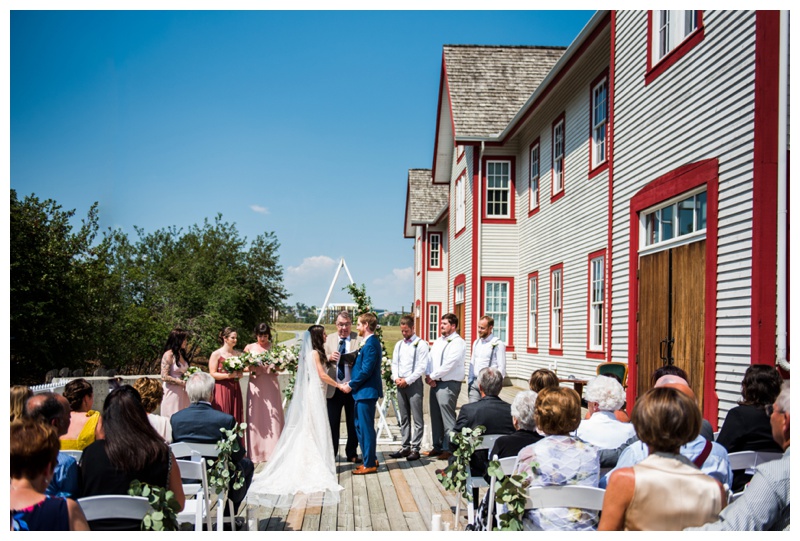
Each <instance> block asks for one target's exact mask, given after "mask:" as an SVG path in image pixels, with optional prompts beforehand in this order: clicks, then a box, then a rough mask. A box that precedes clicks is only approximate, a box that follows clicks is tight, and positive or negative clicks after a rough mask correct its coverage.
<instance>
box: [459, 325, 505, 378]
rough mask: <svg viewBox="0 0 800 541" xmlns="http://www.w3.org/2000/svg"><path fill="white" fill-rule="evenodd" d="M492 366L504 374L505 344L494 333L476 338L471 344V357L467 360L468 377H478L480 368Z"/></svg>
mask: <svg viewBox="0 0 800 541" xmlns="http://www.w3.org/2000/svg"><path fill="white" fill-rule="evenodd" d="M488 366H493V367H495V368H497V369H498V370H500V372H501V373H502V374H503V377H505V376H506V345H505V344H504V343H503V341H502V340H500V339H499V338H497V337H496V336H495V335H494V333H492V334H490V335H489V336H487V337H486V338H478V339H477V340H475V343H474V344H472V358H470V360H469V379H468V380H467V381H474V380H475V379H477V378H478V374H480V372H481V370H483V369H484V368H486V367H488Z"/></svg>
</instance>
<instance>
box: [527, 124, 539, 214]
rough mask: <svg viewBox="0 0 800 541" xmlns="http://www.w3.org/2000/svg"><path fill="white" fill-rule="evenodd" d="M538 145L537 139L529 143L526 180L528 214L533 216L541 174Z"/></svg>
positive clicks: (537, 203)
mask: <svg viewBox="0 0 800 541" xmlns="http://www.w3.org/2000/svg"><path fill="white" fill-rule="evenodd" d="M539 146H540V145H539V139H536V141H534V142H533V143H531V152H530V168H529V171H530V179H529V180H528V216H533V215H534V214H536V212H537V211H538V210H539V180H540V179H539V177H540V174H541V159H540V155H539Z"/></svg>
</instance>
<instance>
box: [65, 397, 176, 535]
mask: <svg viewBox="0 0 800 541" xmlns="http://www.w3.org/2000/svg"><path fill="white" fill-rule="evenodd" d="M99 436H100V437H101V439H97V440H95V442H94V443H92V444H91V445H89V446H88V447H87V448H86V449H84V451H83V455H82V456H81V464H80V479H81V496H82V497H86V496H99V495H104V494H128V489H129V488H130V485H131V481H133V480H138V481H140V482H141V483H146V484H148V485H151V486H157V487H162V488H166V489H168V490H171V491H172V492H173V493H174V494H175V499H176V500H177V502H178V505H179V506H180V509H183V504H184V501H185V496H184V494H183V485H182V484H181V471H180V468H179V467H178V464H177V462H176V461H175V457H174V456H173V455H172V452H171V451H170V450H169V446H168V445H167V444H166V442H164V439H163V438H162V437H161V436H159V435H158V433H157V432H156V431H155V429H154V428H153V426H152V425H151V424H150V421H148V420H147V412H146V411H145V410H144V407H143V406H142V400H141V398H140V397H139V393H138V391H136V389H134V388H133V387H131V386H130V385H123V386H121V387H119V388H118V389H115V390H113V391H111V392H110V393H109V394H108V396H107V397H106V400H105V402H104V403H103V424H102V433H101V434H99ZM140 522H141V521H139V520H113V519H111V520H94V521H92V523H91V524H90V526H91V527H92V530H138V529H139V526H140Z"/></svg>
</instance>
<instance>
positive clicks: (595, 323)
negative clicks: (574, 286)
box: [589, 255, 605, 351]
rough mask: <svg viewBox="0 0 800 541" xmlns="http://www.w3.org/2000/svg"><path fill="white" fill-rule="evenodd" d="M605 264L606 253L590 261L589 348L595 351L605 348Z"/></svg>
mask: <svg viewBox="0 0 800 541" xmlns="http://www.w3.org/2000/svg"><path fill="white" fill-rule="evenodd" d="M604 264H605V256H604V255H601V256H599V257H594V258H592V259H591V260H590V261H589V349H590V350H594V351H602V350H603V314H604V312H603V310H604V306H605V304H604V303H605V287H604V286H605V280H604V272H605V267H604Z"/></svg>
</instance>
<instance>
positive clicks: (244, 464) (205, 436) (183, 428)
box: [170, 372, 302, 514]
mask: <svg viewBox="0 0 800 541" xmlns="http://www.w3.org/2000/svg"><path fill="white" fill-rule="evenodd" d="M186 393H187V394H188V395H189V400H190V401H191V405H190V406H189V407H188V408H184V409H182V410H180V411H178V412H176V413H174V414H173V415H172V418H171V419H170V422H171V423H172V439H173V441H176V442H180V441H185V442H188V443H216V442H217V441H219V440H221V439H222V438H223V437H224V434H223V433H222V432H220V429H221V428H225V429H227V430H232V429H233V428H235V427H236V419H235V418H234V417H233V415H230V414H228V413H224V412H222V411H219V410H215V409H214V408H213V407H212V406H211V403H212V400H213V399H214V378H213V377H212V376H211V375H210V374H208V373H206V372H196V373H194V374H192V375H191V376H189V380H188V381H187V382H186ZM298 452H302V449H298ZM206 458H210V459H212V460H215V459H216V457H206ZM231 459H232V460H233V463H234V465H235V466H236V469H238V470H239V471H241V472H242V475H243V476H244V485H242V487H241V488H238V489H231V490H229V492H228V497H229V498H230V500H231V501H232V502H233V511H234V514H236V513H238V510H239V505H240V504H241V503H242V500H244V497H245V496H246V495H247V489H248V488H249V487H250V482H251V481H252V480H253V471H254V469H255V468H254V466H253V462H252V461H251V460H250V459H249V458H248V457H247V456H246V455H245V450H244V445H242V442H241V441H240V442H239V450H238V451H237V452H235V453H233V455H232V456H231ZM232 484H233V478H231V485H232ZM225 513H228V509H227V507H226V509H225Z"/></svg>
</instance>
